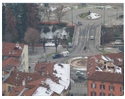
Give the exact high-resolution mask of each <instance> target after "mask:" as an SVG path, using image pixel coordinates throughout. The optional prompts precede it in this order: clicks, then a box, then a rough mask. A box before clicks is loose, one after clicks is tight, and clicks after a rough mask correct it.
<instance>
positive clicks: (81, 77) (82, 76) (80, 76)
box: [78, 75, 86, 80]
mask: <svg viewBox="0 0 125 99" xmlns="http://www.w3.org/2000/svg"><path fill="white" fill-rule="evenodd" d="M78 79H82V80H86V78H85V77H84V75H78Z"/></svg>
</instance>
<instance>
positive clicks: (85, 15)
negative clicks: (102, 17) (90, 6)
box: [79, 12, 89, 18]
mask: <svg viewBox="0 0 125 99" xmlns="http://www.w3.org/2000/svg"><path fill="white" fill-rule="evenodd" d="M88 15H89V13H88V12H86V13H82V14H80V15H79V16H80V17H81V18H85V17H87V16H88Z"/></svg>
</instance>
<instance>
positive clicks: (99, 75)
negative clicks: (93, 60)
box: [88, 71, 124, 83]
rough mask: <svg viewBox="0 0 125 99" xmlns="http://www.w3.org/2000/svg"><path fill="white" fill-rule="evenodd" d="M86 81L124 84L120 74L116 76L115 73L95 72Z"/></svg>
mask: <svg viewBox="0 0 125 99" xmlns="http://www.w3.org/2000/svg"><path fill="white" fill-rule="evenodd" d="M88 80H95V81H102V82H103V81H104V82H115V83H124V76H123V75H122V74H117V73H110V72H98V71H96V72H94V73H93V74H92V75H90V76H89V78H88Z"/></svg>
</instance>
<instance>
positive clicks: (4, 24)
mask: <svg viewBox="0 0 125 99" xmlns="http://www.w3.org/2000/svg"><path fill="white" fill-rule="evenodd" d="M5 28H6V20H5V4H4V3H3V4H2V41H3V40H4V36H5Z"/></svg>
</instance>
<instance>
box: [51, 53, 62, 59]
mask: <svg viewBox="0 0 125 99" xmlns="http://www.w3.org/2000/svg"><path fill="white" fill-rule="evenodd" d="M61 57H62V54H55V55H53V56H52V58H53V59H57V58H61Z"/></svg>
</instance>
